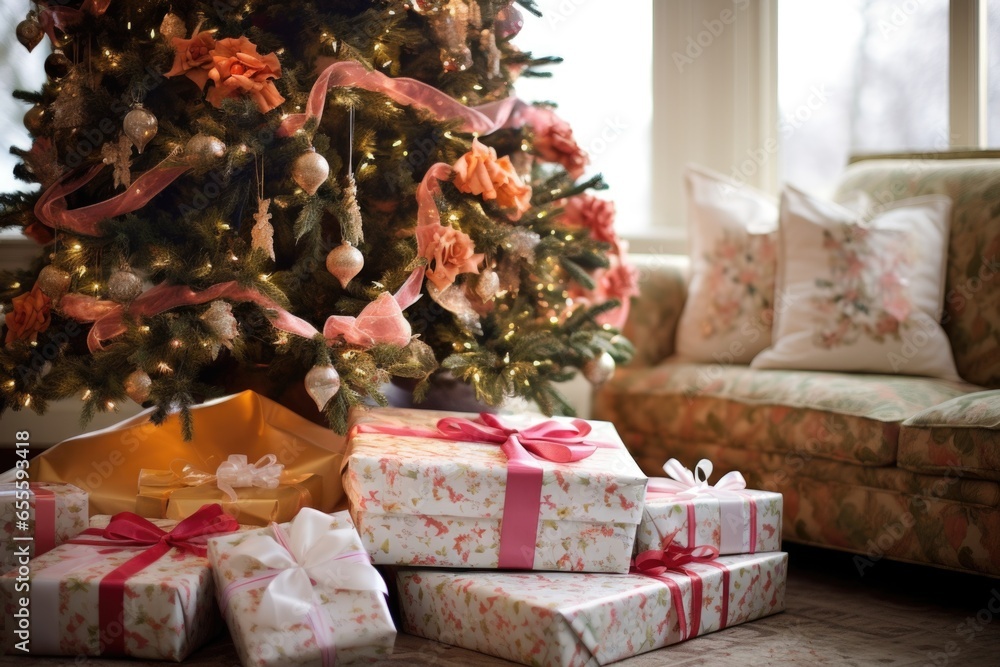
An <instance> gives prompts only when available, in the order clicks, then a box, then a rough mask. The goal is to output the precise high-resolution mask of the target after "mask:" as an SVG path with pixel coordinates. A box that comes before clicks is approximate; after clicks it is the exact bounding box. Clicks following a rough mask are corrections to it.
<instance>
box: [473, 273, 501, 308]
mask: <svg viewBox="0 0 1000 667" xmlns="http://www.w3.org/2000/svg"><path fill="white" fill-rule="evenodd" d="M499 291H500V276H498V275H497V274H496V271H493V270H492V269H486V270H484V271H483V272H482V273H480V274H479V279H478V280H477V281H476V296H478V297H479V298H480V299H482V300H483V301H484V302H489V301H492V300H493V299H495V298H497V292H499Z"/></svg>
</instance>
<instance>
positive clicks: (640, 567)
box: [630, 535, 729, 641]
mask: <svg viewBox="0 0 1000 667" xmlns="http://www.w3.org/2000/svg"><path fill="white" fill-rule="evenodd" d="M673 537H674V536H673V535H670V536H669V537H668V538H667V539H665V540H664V542H665V543H666V544H667V545H668V546H667V548H666V549H650V550H649V551H643V552H642V553H640V554H639V555H638V556H636V557H635V560H634V561H633V564H632V569H631V570H630V574H641V575H644V576H647V577H652V578H654V579H656V580H657V581H660V582H663V583H664V584H666V585H667V588H668V589H669V590H670V597H671V599H672V600H673V603H674V609H676V610H677V621H678V626H679V628H680V635H681V640H682V641H683V640H685V639H691V638H692V637H695V636H697V635H698V630H699V629H700V628H701V607H702V600H703V597H704V595H703V590H704V589H703V583H704V582H703V581H702V579H701V575H699V574H698V573H697V572H696V571H694V570H691V569H689V568H686V567H684V566H685V565H689V564H691V563H703V564H705V565H712V566H714V567H718V568H720V569H721V570H722V571H723V575H722V584H723V591H722V623H721V626H720V629H722V628H724V627H726V620H727V618H728V616H729V570H728V569H726V567H725V566H724V565H721V564H719V563H715V562H713V561H714V560H715V559H716V558H718V557H719V550H718V549H716V548H715V547H712V546H707V545H703V546H697V547H682V546H679V545H677V544H676V543H675V542H673ZM665 572H677V573H680V574H683V575H685V576H687V577H688V578H690V580H691V619H690V622H689V621H688V619H687V618H686V614H685V613H684V596H683V594H682V593H681V587H680V586H679V585H678V584H677V582H676V581H674V580H673V579H671V578H670V577H664V576H662V575H663V574H664V573H665Z"/></svg>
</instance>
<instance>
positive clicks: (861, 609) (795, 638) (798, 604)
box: [0, 545, 1000, 667]
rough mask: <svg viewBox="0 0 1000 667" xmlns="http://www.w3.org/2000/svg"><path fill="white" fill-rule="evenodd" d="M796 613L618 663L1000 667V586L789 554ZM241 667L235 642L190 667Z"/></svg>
mask: <svg viewBox="0 0 1000 667" xmlns="http://www.w3.org/2000/svg"><path fill="white" fill-rule="evenodd" d="M789 551H790V559H789V581H788V597H787V604H788V610H787V611H786V612H785V613H783V614H779V615H777V616H772V617H770V618H766V619H762V620H759V621H755V622H753V623H748V624H745V625H741V626H737V627H734V628H729V629H727V630H724V631H722V632H717V633H714V634H711V635H707V636H705V637H699V638H697V639H693V640H691V641H689V642H687V643H684V644H679V645H677V646H672V647H667V648H665V649H661V650H659V651H656V652H653V653H647V654H645V655H640V656H637V657H635V658H631V659H629V660H625V661H623V662H619V663H616V664H617V665H621V667H653V666H654V665H679V666H683V667H688V666H695V665H706V666H708V665H711V666H712V667H745V666H747V665H809V666H813V665H850V666H856V667H868V666H870V665H880V666H884V665H888V666H892V667H895V666H904V665H905V666H912V667H978V666H980V665H982V666H984V667H985V666H987V665H993V666H997V665H1000V613H993V612H992V611H990V609H989V605H990V602H991V600H995V601H994V602H993V603H992V606H993V608H994V609H997V608H998V605H1000V580H997V579H989V578H986V577H973V576H969V575H960V574H956V573H951V572H944V571H940V570H934V569H931V568H925V567H920V566H912V565H906V564H900V563H889V562H878V563H876V564H875V566H874V567H871V568H869V569H867V570H866V571H865V573H864V576H859V574H858V573H857V571H856V570H855V568H854V565H853V562H852V558H851V556H850V555H848V554H839V553H835V552H831V551H825V550H820V549H813V548H807V547H801V546H795V545H789ZM0 664H4V665H7V664H9V665H20V666H24V667H56V666H61V665H66V666H69V665H79V664H85V665H88V667H127V666H129V665H148V666H153V665H158V666H161V667H162V665H164V664H165V663H162V662H159V663H158V662H128V661H122V660H101V659H86V660H83V661H79V660H76V659H73V658H13V657H11V658H6V659H4V658H0ZM185 664H187V665H194V666H197V667H237V666H238V665H239V661H238V659H237V658H236V655H235V653H234V651H233V647H232V644H231V643H230V640H229V638H228V636H224V637H220V638H219V639H217V640H216V641H215V642H213V643H212V644H210V645H208V646H206V647H204V648H203V649H201V650H200V651H198V652H197V653H195V654H194V655H193V656H191V658H190V659H189V660H188V661H187V662H186V663H185ZM385 664H389V665H436V666H438V667H487V666H499V665H510V664H512V663H509V662H506V661H504V660H498V659H496V658H491V657H489V656H484V655H480V654H478V653H473V652H471V651H466V650H463V649H460V648H454V647H450V646H445V645H443V644H438V643H436V642H431V641H427V640H424V639H420V638H417V637H412V636H409V635H405V634H400V635H399V637H398V638H397V640H396V651H395V653H394V654H393V656H392V658H391V659H389V660H387V661H385Z"/></svg>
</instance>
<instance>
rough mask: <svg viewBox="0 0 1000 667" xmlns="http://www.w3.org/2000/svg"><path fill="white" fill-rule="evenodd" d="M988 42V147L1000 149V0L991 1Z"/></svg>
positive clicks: (987, 29)
mask: <svg viewBox="0 0 1000 667" xmlns="http://www.w3.org/2000/svg"><path fill="white" fill-rule="evenodd" d="M986 25H987V28H986V33H987V35H988V37H987V40H988V42H989V43H988V44H987V46H986V48H987V52H988V55H987V70H986V76H987V79H988V81H989V83H988V84H987V88H988V95H987V102H986V104H987V105H988V106H987V109H988V111H987V114H986V115H987V117H988V118H989V120H988V121H987V128H986V132H987V134H986V145H987V146H989V147H990V148H1000V0H989V4H988V6H987V20H986Z"/></svg>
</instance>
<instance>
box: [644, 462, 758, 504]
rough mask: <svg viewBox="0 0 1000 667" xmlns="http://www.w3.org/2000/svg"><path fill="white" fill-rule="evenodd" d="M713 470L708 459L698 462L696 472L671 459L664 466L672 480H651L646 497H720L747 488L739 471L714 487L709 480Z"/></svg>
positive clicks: (730, 474) (734, 471)
mask: <svg viewBox="0 0 1000 667" xmlns="http://www.w3.org/2000/svg"><path fill="white" fill-rule="evenodd" d="M712 469H713V466H712V462H711V461H709V460H708V459H702V460H701V461H698V465H696V466H695V470H694V472H691V471H690V470H688V469H687V468H685V467H684V466H683V465H681V462H680V461H678V460H677V459H670V460H669V461H667V462H666V463H665V464H664V465H663V470H664V471H665V472H666V473H667V474H668V475H669V476H670V477H671V479H664V478H662V477H654V478H650V480H649V484H648V485H647V486H646V495H647V496H649V495H650V494H662V495H667V494H669V495H679V496H686V497H691V496H697V495H702V494H705V495H720V494H721V493H720V492H732V491H740V490H742V489H745V488H747V482H746V480H745V479H744V478H743V475H742V474H741V473H740V472H739V471H738V470H733V471H732V472H727V473H726V474H725V475H723V476H722V479H720V480H719V481H718V482H716V483H715V485H714V486H713V485H712V484H709V483H708V478H709V477H711V475H712Z"/></svg>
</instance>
